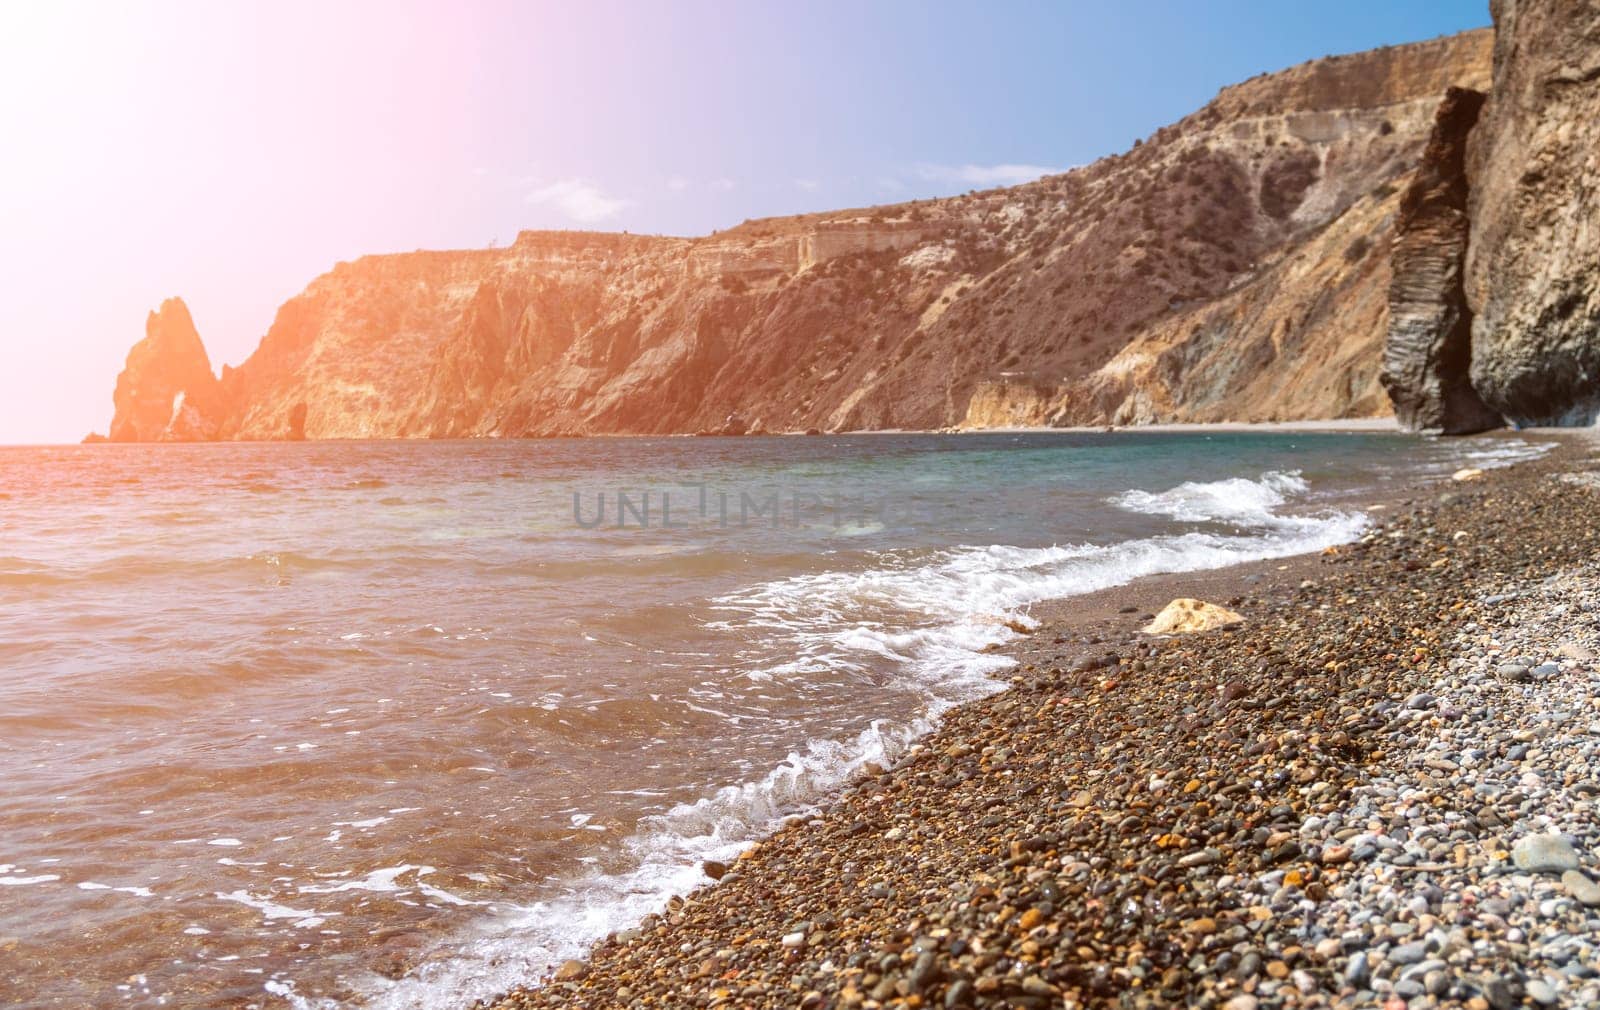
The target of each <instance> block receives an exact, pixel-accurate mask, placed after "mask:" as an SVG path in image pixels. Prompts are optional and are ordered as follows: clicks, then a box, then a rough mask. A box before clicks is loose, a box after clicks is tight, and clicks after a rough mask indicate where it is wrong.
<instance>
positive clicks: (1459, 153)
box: [1381, 88, 1502, 435]
mask: <svg viewBox="0 0 1600 1010" xmlns="http://www.w3.org/2000/svg"><path fill="white" fill-rule="evenodd" d="M1483 101H1484V94H1483V92H1481V91H1470V90H1468V89H1466V88H1451V89H1450V90H1449V91H1447V92H1446V93H1445V98H1444V101H1443V102H1442V103H1440V105H1439V111H1438V114H1437V117H1436V118H1435V121H1434V126H1433V135H1432V137H1430V138H1429V140H1428V146H1427V148H1426V149H1425V150H1424V151H1423V154H1422V164H1421V165H1420V166H1419V167H1418V168H1417V171H1416V172H1415V174H1414V175H1413V177H1412V180H1411V183H1410V185H1408V186H1407V187H1406V190H1405V193H1404V195H1403V196H1402V197H1401V200H1400V215H1399V218H1398V220H1397V223H1396V226H1395V238H1394V243H1393V251H1392V252H1391V254H1390V266H1391V269H1392V270H1393V273H1394V277H1393V280H1392V281H1391V282H1390V284H1389V335H1388V342H1387V344H1386V345H1385V347H1384V355H1383V374H1382V376H1381V379H1382V382H1383V386H1384V389H1385V390H1387V391H1388V393H1389V397H1390V399H1392V400H1393V401H1394V408H1395V416H1396V417H1397V418H1398V419H1399V420H1400V423H1401V424H1403V425H1405V426H1406V427H1408V428H1413V429H1417V430H1422V431H1436V432H1440V433H1443V434H1447V435H1460V434H1467V433H1470V432H1475V431H1484V430H1486V429H1489V428H1497V427H1499V426H1500V424H1501V423H1502V422H1501V419H1500V415H1499V414H1498V413H1496V412H1495V411H1493V410H1491V409H1490V408H1489V407H1488V406H1486V405H1485V404H1484V402H1483V400H1482V398H1481V397H1479V396H1478V393H1477V391H1476V390H1474V389H1473V388H1472V383H1471V381H1470V379H1469V377H1468V372H1469V370H1470V365H1471V354H1472V312H1471V310H1470V309H1469V308H1468V307H1467V301H1466V292H1465V290H1464V289H1463V286H1462V262H1463V260H1464V259H1465V257H1466V252H1467V230H1468V223H1469V222H1468V217H1467V168H1466V161H1467V140H1468V137H1469V136H1470V135H1471V132H1472V128H1473V126H1474V125H1475V124H1476V123H1477V121H1478V113H1479V111H1480V110H1481V109H1482V108H1483Z"/></svg>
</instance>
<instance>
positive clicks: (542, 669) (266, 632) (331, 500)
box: [0, 432, 1541, 1010]
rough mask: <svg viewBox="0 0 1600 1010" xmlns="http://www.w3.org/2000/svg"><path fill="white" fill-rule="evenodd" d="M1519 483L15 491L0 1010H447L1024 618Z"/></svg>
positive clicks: (731, 849)
mask: <svg viewBox="0 0 1600 1010" xmlns="http://www.w3.org/2000/svg"><path fill="white" fill-rule="evenodd" d="M1540 448H1541V447H1540V446H1537V445H1534V444H1532V443H1528V442H1524V441H1520V440H1517V439H1515V438H1509V437H1507V438H1495V439H1473V440H1465V441H1439V440H1429V439H1422V438H1416V437H1408V436H1401V435H1393V434H1325V433H1295V434H1281V433H1274V434H1263V433H1220V432H1219V433H1211V434H1198V433H1194V434H1191V433H1183V434H1141V433H1116V434H1089V435H1086V434H1067V433H1059V434H1025V435H1011V434H1004V435H1002V434H994V435H967V436H935V435H904V436H899V435H870V436H854V437H812V438H756V439H598V440H590V441H543V442H448V443H438V442H429V443H391V442H384V443H303V444H291V445H266V444H261V445H248V444H241V445H202V446H149V447H144V446H90V447H70V448H69V447H57V448H11V449H0V1005H4V1006H7V1007H19V1008H35V1007H82V1006H97V1007H116V1006H125V1007H156V1006H162V1007H176V1008H199V1007H263V1008H265V1007H284V1006H294V1007H331V1006H361V1007H378V1008H423V1007H429V1008H431V1007H440V1008H452V1010H455V1008H461V1007H464V1006H465V1005H466V1004H467V1003H468V1002H470V1001H471V1000H472V999H474V998H478V997H482V996H488V995H492V994H493V993H495V992H497V991H499V990H501V989H504V988H505V987H507V986H509V985H512V984H515V983H517V982H519V981H524V980H526V979H529V978H531V977H534V976H537V975H538V974H539V973H540V972H541V971H543V970H544V969H546V968H547V967H548V966H550V965H552V964H556V963H559V962H560V961H561V960H563V959H565V958H567V957H569V956H573V955H576V954H578V953H581V951H582V950H583V949H584V947H585V946H586V945H587V944H588V943H589V942H590V941H592V940H593V939H595V938H597V937H599V936H603V935H604V934H605V933H607V932H608V931H611V930H615V929H619V928H624V927H625V926H627V925H629V924H631V923H632V922H633V921H634V920H636V919H637V918H638V917H639V916H641V915H643V914H645V913H647V912H650V911H652V910H655V909H656V908H658V907H660V905H661V904H662V903H663V902H664V901H665V899H666V898H667V897H668V896H669V895H671V894H673V893H682V892H684V891H687V890H688V889H689V888H691V887H693V886H695V885H696V884H697V883H699V882H701V880H702V879H703V878H702V875H701V870H700V864H701V863H702V862H703V861H704V860H705V859H707V858H719V859H727V858H731V857H732V856H734V855H735V854H736V853H737V852H738V851H739V850H740V849H741V848H743V847H744V846H746V845H748V844H749V843H750V842H751V841H752V840H754V839H757V838H759V837H760V836H761V835H762V834H763V833H765V832H767V831H769V830H771V829H772V828H773V827H774V826H775V825H776V824H777V823H779V822H780V821H781V819H782V818H784V817H786V816H791V815H795V814H799V813H803V812H804V811H806V810H807V809H810V808H811V807H812V806H813V805H814V804H816V803H818V802H820V801H822V800H824V799H825V798H826V797H827V795H828V794H829V793H830V792H831V791H832V790H834V789H836V788H837V787H838V786H839V785H841V784H842V783H843V782H845V781H846V780H847V779H848V778H849V777H850V776H851V775H853V774H854V773H855V772H856V771H857V770H858V769H859V767H860V765H861V764H862V763H863V762H866V761H878V762H887V761H892V760H893V759H894V758H895V756H896V755H897V754H899V753H901V752H902V751H903V750H904V749H905V748H906V747H907V746H908V745H910V744H911V743H912V742H913V741H914V740H915V738H916V737H917V736H918V735H919V734H921V733H923V732H926V731H927V730H928V729H929V728H930V727H931V726H933V725H934V724H935V723H936V721H937V719H938V716H939V714H940V713H941V712H942V711H944V710H945V709H947V708H948V707H950V706H952V705H955V704H959V703H960V702H962V701H964V700H968V699H972V698H975V697H978V696H980V695H982V694H984V693H986V692H989V691H993V690H996V689H998V687H999V683H998V681H997V680H995V679H994V678H993V676H992V675H993V674H995V673H1000V672H1003V671H1004V669H1005V666H1006V663H1007V661H1006V660H1005V659H1004V657H1003V656H1001V655H999V654H997V653H994V652H991V651H985V650H986V649H987V647H989V646H992V645H995V644H997V643H1003V642H1005V641H1007V640H1009V639H1011V638H1012V637H1014V636H1015V635H1016V634H1017V632H1016V631H1015V630H1014V629H1015V628H1017V627H1019V626H1026V625H1027V623H1028V622H1029V621H1030V618H1029V616H1028V615H1029V609H1030V607H1031V606H1032V605H1033V604H1036V603H1038V602H1040V601H1042V600H1046V599H1053V598H1061V597H1070V596H1073V595H1075V594H1081V593H1084V592H1088V591H1092V590H1095V589H1100V588H1104V587H1107V586H1111V585H1116V584H1120V583H1124V582H1128V581H1130V580H1134V579H1137V578H1140V577H1142V576H1147V575H1151V574H1155V573H1161V572H1175V571H1192V570H1198V569H1205V568H1215V567H1220V566H1225V565H1228V564H1232V563H1235V562H1238V561H1244V560H1251V559H1258V558H1270V557H1279V556H1286V555H1290V554H1295V553H1302V552H1307V551H1314V550H1318V549H1321V548H1323V547H1326V546H1328V545H1330V544H1334V543H1339V542H1342V541H1346V540H1349V539H1351V538H1353V537H1355V536H1357V535H1359V533H1360V531H1361V530H1362V528H1363V527H1364V525H1365V524H1366V523H1367V521H1368V519H1367V517H1366V516H1365V515H1364V514H1363V513H1362V511H1361V510H1360V508H1359V507H1358V504H1357V503H1358V502H1360V501H1361V500H1363V496H1364V495H1367V494H1369V493H1370V492H1371V490H1372V489H1373V488H1375V487H1379V486H1385V487H1388V488H1389V489H1390V490H1396V489H1399V490H1405V489H1410V488H1413V487H1416V486H1418V484H1419V482H1421V481H1425V480H1427V479H1430V478H1434V477H1439V476H1442V475H1445V474H1448V473H1449V472H1450V471H1451V470H1453V469H1455V468H1457V467H1459V466H1463V465H1478V466H1485V465H1499V464H1503V463H1508V462H1512V461H1515V460H1517V459H1520V458H1526V457H1528V456H1531V455H1536V454H1537V453H1538V451H1539V449H1540Z"/></svg>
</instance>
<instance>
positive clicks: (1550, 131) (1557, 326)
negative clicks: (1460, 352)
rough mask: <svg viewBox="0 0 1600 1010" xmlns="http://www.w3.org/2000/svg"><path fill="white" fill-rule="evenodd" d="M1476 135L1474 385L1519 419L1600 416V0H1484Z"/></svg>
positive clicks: (1471, 287)
mask: <svg viewBox="0 0 1600 1010" xmlns="http://www.w3.org/2000/svg"><path fill="white" fill-rule="evenodd" d="M1490 9H1491V12H1492V13H1493V15H1494V20H1495V27H1496V33H1497V34H1496V39H1495V49H1494V82H1493V86H1492V90H1491V92H1490V97H1489V101H1488V104H1487V106H1486V107H1485V109H1484V112H1483V116H1482V120H1481V122H1480V123H1479V125H1478V128H1477V129H1476V130H1475V131H1474V133H1473V136H1472V141H1471V144H1472V147H1471V154H1470V159H1469V163H1468V176H1469V179H1470V182H1471V188H1472V193H1471V214H1472V230H1471V237H1470V241H1469V245H1468V251H1467V260H1466V297H1467V302H1468V304H1469V306H1470V307H1471V309H1472V312H1473V313H1474V319H1473V324H1472V384H1473V386H1474V387H1475V388H1476V389H1477V390H1478V392H1479V393H1480V394H1481V395H1482V396H1483V398H1484V400H1486V401H1487V402H1488V403H1489V405H1490V406H1492V407H1494V408H1495V409H1496V410H1499V411H1500V412H1501V413H1503V414H1505V415H1506V416H1507V417H1508V418H1510V419H1512V420H1514V421H1516V422H1518V423H1522V424H1561V423H1569V424H1570V423H1591V422H1593V421H1594V420H1595V419H1596V417H1597V416H1600V2H1596V0H1493V2H1492V3H1491V4H1490Z"/></svg>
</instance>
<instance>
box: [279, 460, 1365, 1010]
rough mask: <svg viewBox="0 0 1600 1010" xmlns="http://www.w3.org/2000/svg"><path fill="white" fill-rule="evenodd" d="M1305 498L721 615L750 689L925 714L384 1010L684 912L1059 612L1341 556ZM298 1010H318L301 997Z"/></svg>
mask: <svg viewBox="0 0 1600 1010" xmlns="http://www.w3.org/2000/svg"><path fill="white" fill-rule="evenodd" d="M1307 490H1308V487H1307V484H1306V482H1305V480H1304V479H1303V478H1302V477H1301V476H1300V475H1299V474H1297V473H1266V474H1263V475H1262V476H1261V477H1260V478H1259V479H1257V480H1248V479H1245V478H1234V479H1231V480H1225V481H1216V482H1210V483H1195V482H1190V483H1186V484H1181V485H1179V486H1177V487H1175V488H1171V489H1169V490H1166V491H1161V492H1148V491H1130V492H1127V493H1125V494H1123V495H1119V496H1117V498H1116V499H1115V500H1114V502H1115V504H1116V505H1118V506H1119V507H1122V508H1127V509H1131V510H1133V511H1142V512H1149V513H1153V514H1158V515H1167V516H1170V517H1172V518H1174V519H1178V520H1180V521H1220V522H1223V523H1226V524H1228V525H1231V526H1233V527H1236V530H1235V531H1234V532H1231V533H1210V532H1199V531H1192V532H1185V533H1171V534H1164V535H1158V536H1152V537H1147V538H1143V539H1135V540H1127V541H1123V542H1120V543H1114V544H1109V545H1094V544H1079V545H1065V546H1061V545H1056V546H1049V547H1018V546H1007V545H990V546H981V547H979V546H966V547H957V548H953V549H949V550H945V551H940V552H937V553H934V554H932V555H926V554H924V555H922V556H917V555H915V554H910V553H894V552H890V553H887V554H883V555H880V556H879V564H878V566H877V567H874V568H870V569H868V570H865V571H853V572H852V571H831V572H820V573H814V574H807V575H799V576H794V577H791V578H785V579H780V580H775V581H771V582H767V583H763V584H761V585H758V586H755V587H753V588H750V589H748V590H744V591H741V592H738V593H734V594H730V595H728V596H724V597H721V598H719V599H718V600H716V601H715V605H716V607H717V608H718V610H719V612H720V614H721V620H720V621H718V622H716V624H714V625H713V627H716V626H721V627H724V628H726V629H727V630H729V631H735V632H741V633H744V634H747V635H748V634H749V633H750V632H752V631H753V632H756V633H757V634H759V635H760V636H761V637H762V638H763V639H764V640H765V641H766V642H767V643H768V644H769V645H770V646H771V653H772V654H773V655H778V656H784V657H786V658H784V659H783V660H781V661H778V662H775V663H773V664H771V665H769V666H766V667H765V668H762V669H758V670H751V671H748V673H747V675H750V676H752V677H755V678H758V679H759V678H766V679H771V678H780V677H801V676H806V675H807V671H811V670H816V669H818V668H819V665H820V666H824V667H826V668H828V669H831V670H834V671H844V672H853V673H859V674H861V675H863V676H880V677H889V678H892V679H893V681H894V686H895V687H897V688H900V689H909V690H910V691H911V692H912V693H913V694H914V695H915V696H916V697H918V698H920V703H919V704H918V705H914V706H912V708H911V710H910V711H908V712H907V713H906V714H905V715H904V716H902V717H899V718H897V719H894V720H879V721H876V722H873V723H872V724H871V725H870V726H869V727H868V728H867V729H865V730H863V731H861V732H860V733H859V734H858V735H857V736H856V737H854V738H851V739H843V740H826V739H817V740H812V741H810V742H809V743H808V744H807V745H806V746H805V747H804V748H802V749H800V750H797V751H795V752H794V753H791V754H790V755H789V756H788V758H787V759H786V760H785V761H783V762H782V763H781V764H779V765H778V766H777V767H776V768H773V769H772V770H770V771H769V772H767V773H766V774H765V775H763V776H761V777H759V778H755V779H752V780H750V781H748V782H745V783H741V784H739V785H734V786H729V787H726V788H723V789H721V790H719V791H717V792H716V793H714V794H712V795H710V796H707V797H704V798H702V799H700V800H698V801H697V802H695V803H688V804H680V805H679V806H676V807H674V808H673V809H671V810H669V811H668V812H666V813H664V814H661V815H657V816H654V817H651V818H647V819H645V820H644V821H643V822H642V823H641V827H640V829H639V830H638V831H637V832H636V833H635V834H634V835H633V836H632V837H631V838H630V839H628V840H627V841H626V843H625V844H624V852H623V859H622V863H623V865H624V866H625V867H626V868H625V869H621V870H620V871H619V872H612V873H607V872H600V871H597V872H595V873H594V874H593V875H591V876H588V877H584V878H581V879H576V880H572V881H569V882H568V883H567V884H566V886H565V887H564V889H563V893H562V895H561V896H559V897H557V898H554V899H551V900H547V901H540V902H537V903H535V904H532V905H530V906H527V907H526V908H524V909H522V910H520V911H519V912H518V913H516V914H513V915H510V916H506V917H503V918H500V919H498V920H496V921H494V922H492V923H486V924H484V926H483V928H482V930H481V931H480V932H479V934H478V935H477V936H476V937H474V938H471V939H468V940H465V941H464V942H462V943H460V944H459V945H457V946H454V947H453V948H452V949H451V950H450V951H449V956H447V957H442V958H440V959H438V960H435V961H431V962H429V963H427V964H424V965H422V966H421V967H419V968H418V969H417V970H416V971H414V972H413V973H412V974H411V975H409V976H407V977H406V978H404V979H402V980H400V981H398V982H395V983H390V984H386V985H385V987H384V989H383V990H382V991H381V992H380V993H378V994H377V995H376V996H375V998H374V999H373V1002H372V1005H375V1006H377V1007H381V1008H384V1010H418V1008H428V1007H440V1006H451V1005H465V1004H467V1003H470V1002H471V1001H472V1000H474V999H478V998H482V997H485V996H491V995H493V994H495V993H497V992H501V991H504V990H506V989H508V988H510V987H512V986H514V985H517V984H524V983H527V982H529V981H531V980H534V979H537V978H538V977H540V975H541V974H542V973H543V972H544V971H545V970H546V969H547V968H548V967H549V966H551V965H554V964H557V963H560V962H561V961H562V960H565V959H566V958H570V957H580V956H582V955H583V953H584V951H586V950H587V948H588V946H589V944H591V943H593V942H594V941H595V940H597V939H599V938H601V937H603V936H605V935H606V934H608V933H610V932H612V931H616V930H620V929H624V928H627V927H629V926H632V925H634V924H635V923H637V922H638V920H639V919H640V918H642V917H643V916H644V915H646V914H648V913H651V912H655V911H658V910H659V909H660V908H661V907H662V906H663V905H664V904H665V902H666V901H667V899H668V898H669V897H671V896H672V895H674V894H683V893H687V892H688V891H689V890H692V889H693V888H694V887H696V886H699V885H700V884H703V883H705V882H706V878H705V876H704V874H703V871H702V870H701V866H702V864H703V863H704V862H705V861H706V860H709V859H715V860H719V861H724V862H726V861H729V860H731V859H733V858H735V857H736V856H737V855H738V854H739V853H740V852H741V851H743V850H744V849H746V848H748V847H749V845H750V844H751V843H753V842H755V841H757V840H759V839H760V838H762V837H764V836H766V835H767V834H770V833H771V832H772V831H773V830H775V829H776V828H777V827H779V826H780V825H781V823H782V822H783V821H784V820H785V819H786V818H790V817H794V816H803V815H806V814H808V813H809V812H811V811H813V810H814V809H815V807H816V805H817V804H818V803H819V802H821V801H822V800H824V799H825V798H826V797H827V796H829V795H832V794H834V793H836V792H837V791H838V790H839V789H840V788H842V787H843V786H844V785H845V784H847V783H848V782H849V781H850V780H851V779H853V778H854V777H856V776H857V775H859V774H860V773H861V772H862V769H863V768H864V767H865V766H866V765H868V764H869V763H871V764H876V765H881V766H885V767H888V766H892V765H893V764H894V763H895V762H896V761H898V760H899V759H900V758H901V757H902V756H903V755H904V754H905V753H906V752H907V751H908V749H909V748H910V747H912V746H914V745H915V741H916V740H917V739H918V738H919V737H921V736H923V735H924V734H926V733H928V732H929V731H931V730H932V729H934V728H935V727H936V726H937V724H938V721H939V717H940V716H941V715H942V714H943V713H944V712H945V711H947V710H948V709H949V708H951V707H953V706H955V705H957V704H960V703H962V702H964V701H968V700H971V699H974V698H977V697H980V696H982V695H985V694H988V693H991V692H994V691H998V690H1000V689H1001V688H1002V687H1003V686H1004V685H1003V684H1002V683H1001V682H1000V681H999V680H997V679H996V678H995V677H994V676H993V675H994V674H995V673H997V672H998V671H1000V670H1004V669H1007V668H1009V667H1010V666H1011V665H1013V661H1012V660H1011V659H1009V658H1007V657H1005V656H1002V655H999V654H996V653H994V652H993V651H990V650H991V647H993V646H995V645H999V644H1003V643H1005V642H1007V641H1010V640H1012V639H1014V638H1016V637H1017V636H1018V634H1019V629H1023V628H1027V627H1031V626H1032V625H1033V624H1034V622H1033V620H1032V618H1031V617H1030V616H1029V613H1028V610H1029V608H1030V607H1031V606H1032V605H1033V604H1035V603H1038V602H1041V601H1043V600H1047V599H1055V598H1061V597H1069V596H1074V595H1081V594H1084V593H1090V592H1094V591H1096V590H1100V589H1105V588H1109V587H1111V586H1116V585H1121V584H1124V583H1126V582H1129V581H1132V580H1134V579H1138V578H1141V577H1143V576H1147V575H1154V574H1159V573H1171V572H1186V571H1198V570H1203V569H1213V568H1221V567H1224V566H1227V565H1233V564H1238V563H1241V562H1246V561H1253V560H1262V559H1268V558H1277V557H1287V556H1289V555H1293V554H1301V553H1306V552H1310V551H1316V550H1320V549H1322V548H1324V547H1328V546H1332V545H1334V544H1338V543H1343V542H1347V541H1349V540H1351V539H1354V538H1355V537H1356V536H1358V535H1359V534H1360V532H1361V531H1362V529H1363V528H1364V527H1365V526H1366V522H1367V520H1366V517H1365V516H1363V515H1362V514H1360V513H1358V512H1349V511H1336V510H1324V511H1322V512H1319V513H1315V514H1300V515H1285V514H1281V513H1280V512H1279V511H1277V510H1278V509H1280V508H1282V506H1284V505H1285V504H1287V503H1288V502H1289V501H1290V500H1291V499H1292V498H1293V497H1294V496H1297V495H1302V494H1304V493H1305V492H1306V491H1307ZM293 1002H295V1003H296V1005H297V1006H302V1007H315V1006H318V1005H319V1004H317V1003H315V1002H310V1001H306V1000H304V999H302V998H299V997H295V998H294V999H293Z"/></svg>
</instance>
